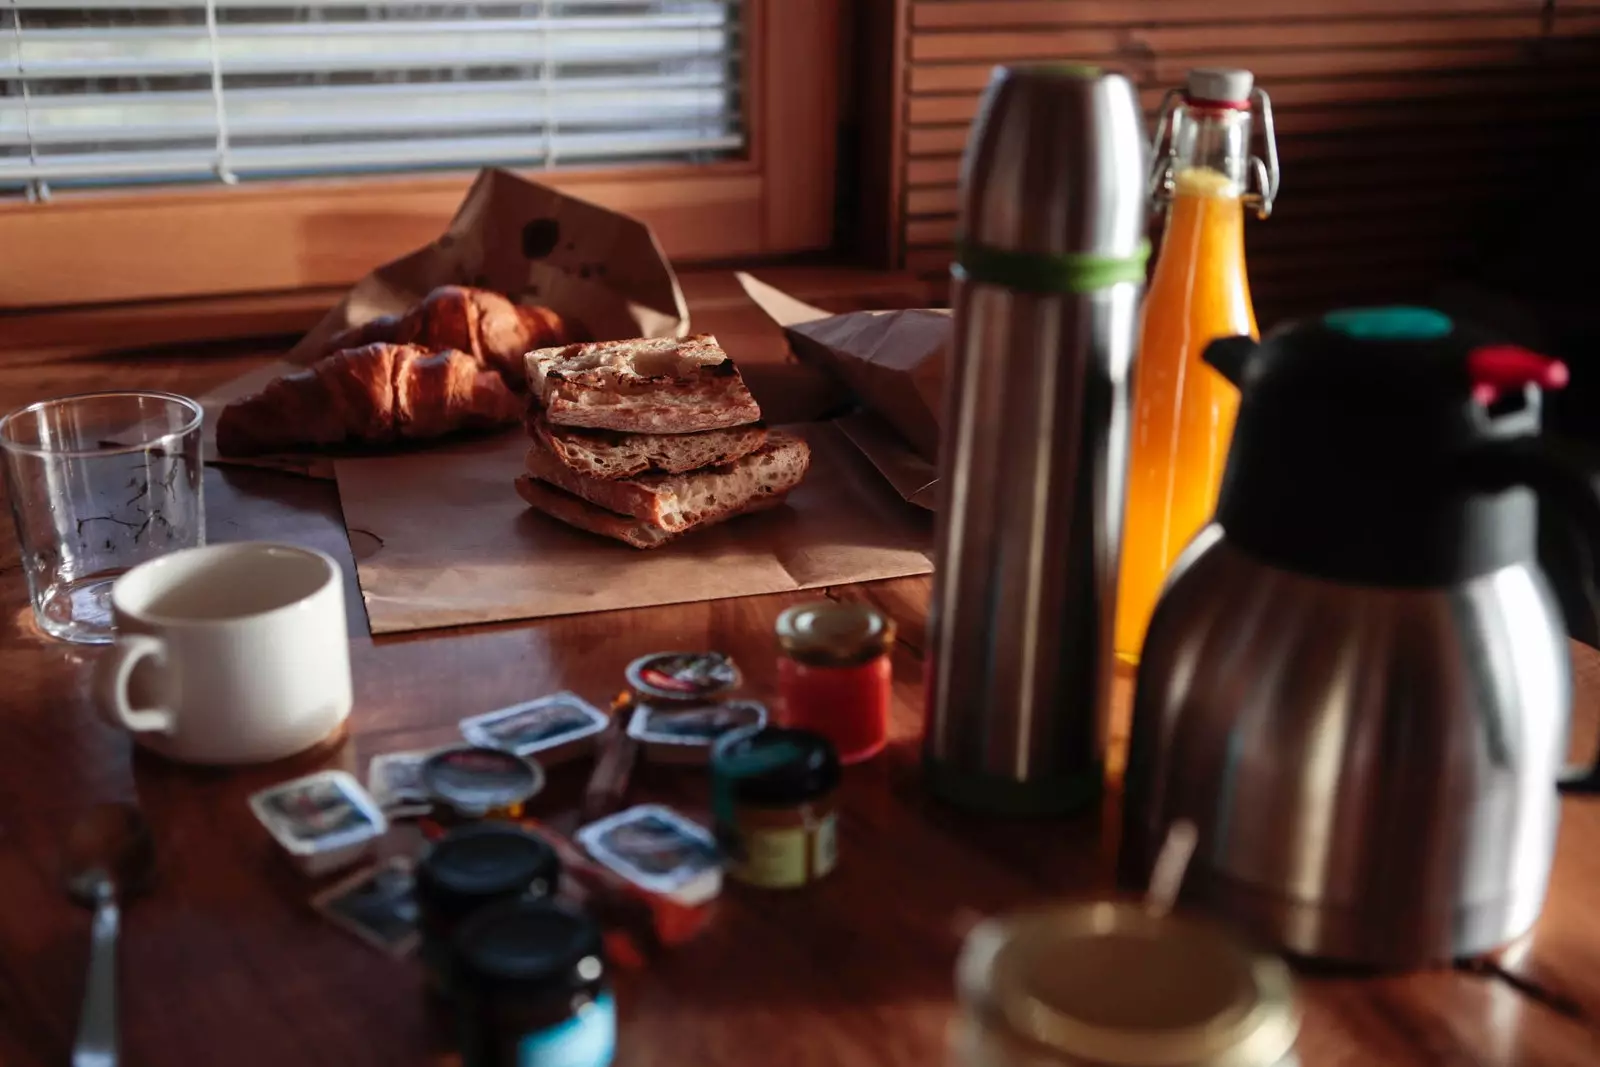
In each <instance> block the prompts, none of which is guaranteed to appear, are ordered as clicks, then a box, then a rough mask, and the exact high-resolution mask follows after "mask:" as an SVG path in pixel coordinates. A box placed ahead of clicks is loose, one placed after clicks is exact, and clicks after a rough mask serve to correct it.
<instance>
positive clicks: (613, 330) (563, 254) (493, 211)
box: [202, 169, 689, 477]
mask: <svg viewBox="0 0 1600 1067" xmlns="http://www.w3.org/2000/svg"><path fill="white" fill-rule="evenodd" d="M441 285H470V286H475V287H477V288H481V289H492V290H494V291H496V292H500V293H504V294H506V295H507V296H509V297H511V299H513V300H515V301H517V302H518V303H523V304H543V305H545V306H547V307H551V308H554V309H555V310H556V311H557V312H559V313H560V314H561V315H562V316H563V317H570V318H573V319H576V320H577V321H578V322H580V323H582V324H583V326H584V328H585V329H586V330H587V331H588V332H589V334H590V335H591V336H592V337H593V338H594V339H596V340H602V341H604V340H616V339H621V338H627V337H683V336H685V335H687V334H688V332H689V310H688V305H687V304H686V303H685V301H684V298H683V290H682V289H681V288H680V287H679V285H678V278H677V275H676V274H674V273H673V270H672V266H671V265H670V264H669V263H668V262H667V257H666V255H665V254H664V253H663V252H662V251H661V246H660V244H659V243H658V242H657V241H656V238H655V234H654V233H652V232H651V230H650V228H649V227H648V226H646V225H645V224H644V223H642V222H640V221H639V220H637V219H634V218H630V217H629V216H627V215H622V214H618V213H617V212H615V211H610V210H608V209H606V208H603V207H600V206H599V205H596V204H591V203H589V202H587V201H584V200H579V199H577V198H575V197H571V196H567V195H566V194H564V193H560V192H557V191H556V190H554V189H551V188H549V187H548V186H544V185H539V184H538V183H536V182H531V181H528V180H527V179H525V178H520V177H518V176H517V175H515V174H512V173H511V172H509V171H504V170H496V169H489V170H483V171H480V172H479V173H478V176H477V178H476V179H475V180H474V181H473V183H472V185H471V187H470V188H469V189H468V190H467V195H466V198H465V199H464V200H462V202H461V206H460V207H459V208H457V209H456V213H455V217H454V218H453V219H451V220H450V224H449V226H448V227H447V228H446V229H445V232H444V233H442V234H441V235H440V236H439V237H438V238H437V239H436V240H434V241H432V242H430V243H428V244H427V245H424V246H423V247H422V248H419V249H417V250H416V251H414V252H411V253H408V254H407V255H404V256H401V257H400V258H399V259H396V260H394V261H392V262H389V263H385V264H384V265H383V266H381V267H378V268H377V269H376V270H374V271H373V272H372V273H370V274H368V275H367V276H366V277H364V278H362V279H361V280H360V281H358V282H356V284H355V285H354V286H353V287H352V288H351V289H350V291H349V292H348V293H346V294H345V295H344V297H343V299H341V300H340V301H339V303H338V304H337V305H336V306H335V307H334V308H333V310H331V311H329V312H328V314H327V315H325V316H324V317H323V319H322V321H321V322H319V323H317V325H316V326H314V327H313V328H312V329H311V331H310V332H309V333H307V334H306V335H305V337H303V338H302V339H301V340H300V342H299V343H298V344H297V345H295V346H294V347H293V348H292V349H290V350H289V352H288V353H287V354H286V355H285V357H284V360H283V362H282V363H280V364H276V365H273V366H271V367H264V368H258V369H257V370H255V371H252V372H251V373H250V374H248V375H245V376H243V377H241V378H237V379H234V380H233V381H231V382H228V383H227V384H225V385H222V386H219V387H218V388H217V389H215V390H213V391H212V392H211V393H209V394H208V395H207V396H205V397H203V398H202V404H203V406H204V407H205V408H206V414H207V419H206V423H207V427H206V438H207V440H206V457H207V459H208V460H211V461H213V462H215V461H217V460H218V459H219V458H221V457H218V455H217V452H216V448H215V441H214V437H213V427H215V425H216V416H217V415H218V414H219V413H220V412H221V410H222V408H223V407H225V406H226V405H227V404H228V402H230V401H232V400H235V399H238V398H239V397H242V396H249V395H250V394H251V393H254V392H258V391H259V390H260V388H261V386H262V385H264V384H265V383H266V382H267V381H270V380H271V379H273V378H276V377H279V376H281V375H283V374H287V373H290V372H292V371H293V370H295V369H296V365H304V364H306V363H310V362H313V361H314V360H316V359H317V358H319V357H320V356H322V355H323V354H324V353H323V349H324V347H325V345H326V343H327V340H328V339H329V338H330V337H332V336H333V335H334V334H336V333H338V332H339V331H340V330H344V329H347V328H349V327H351V326H358V325H360V324H362V323H364V322H369V321H371V320H372V319H375V318H378V317H379V316H381V315H397V314H400V313H401V312H404V311H405V310H406V309H407V308H409V307H411V306H412V305H413V304H415V303H417V302H418V301H420V300H421V299H422V298H423V297H424V296H426V295H427V294H428V293H429V292H431V291H432V290H434V289H435V288H437V287H439V286H441ZM224 461H225V462H229V463H243V464H246V465H249V466H264V467H273V468H278V469H285V470H292V471H298V472H300V473H306V474H312V475H314V476H319V477H332V470H333V468H332V463H331V461H330V460H329V459H328V458H327V457H325V456H318V455H292V456H273V457H258V458H249V459H234V458H232V457H227V458H225V460H224Z"/></svg>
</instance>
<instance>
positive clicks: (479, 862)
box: [416, 823, 561, 916]
mask: <svg viewBox="0 0 1600 1067" xmlns="http://www.w3.org/2000/svg"><path fill="white" fill-rule="evenodd" d="M560 877H561V860H560V858H559V857H557V856H556V852H555V849H553V848H551V847H550V846H549V845H548V844H546V843H545V842H544V841H543V840H542V839H540V838H539V837H537V836H535V835H534V834H530V833H529V832H528V831H526V830H523V829H521V828H519V827H516V826H508V825H498V824H492V823H491V824H483V825H474V826H463V827H461V828H459V829H456V830H452V831H450V832H449V833H448V834H446V835H445V836H444V837H443V838H441V839H440V840H439V841H438V843H436V844H435V845H434V846H433V847H432V848H430V849H429V850H428V852H427V854H426V855H425V856H423V857H422V860H421V862H420V863H418V864H417V872H416V879H417V897H418V899H419V900H420V901H421V902H422V903H423V906H424V907H425V908H428V909H435V910H437V911H438V912H439V913H440V914H443V915H451V916H460V915H465V914H467V913H469V912H471V911H474V910H476V909H477V908H479V907H481V906H482V905H483V904H484V903H485V902H487V901H492V900H498V899H501V898H504V897H508V896H514V895H517V894H521V893H528V894H531V895H533V896H547V895H549V894H552V893H554V892H555V889H556V884H557V882H558V880H559V879H560Z"/></svg>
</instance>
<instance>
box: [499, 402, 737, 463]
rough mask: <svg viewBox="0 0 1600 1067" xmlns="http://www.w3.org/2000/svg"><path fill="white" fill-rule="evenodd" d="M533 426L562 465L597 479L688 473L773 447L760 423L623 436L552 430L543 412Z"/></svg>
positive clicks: (612, 432) (560, 428)
mask: <svg viewBox="0 0 1600 1067" xmlns="http://www.w3.org/2000/svg"><path fill="white" fill-rule="evenodd" d="M528 428H529V431H530V432H531V433H532V435H533V437H534V439H535V440H536V441H538V442H539V443H540V444H542V445H544V447H545V448H547V449H549V451H550V453H551V454H552V455H553V456H555V457H556V458H557V459H559V460H560V461H561V462H562V463H565V464H566V465H567V466H568V467H571V468H572V469H573V470H574V471H576V472H577V473H579V474H587V475H590V476H592V477H595V478H631V477H633V476H634V475H636V474H644V473H645V472H646V471H662V472H664V473H666V474H683V473H685V472H687V471H696V470H699V469H700V468H702V467H716V466H720V465H721V464H724V463H732V462H734V461H735V460H738V459H743V458H744V457H745V456H748V455H749V454H750V453H752V452H754V451H755V450H756V449H758V448H760V447H761V446H762V445H764V444H766V443H767V428H766V427H765V426H762V425H761V424H760V423H752V424H751V425H749V426H737V427H735V428H733V429H731V430H702V431H701V432H699V433H618V432H617V431H616V430H583V429H578V428H576V427H572V426H552V425H551V424H550V420H549V419H547V418H545V417H544V414H543V413H542V412H541V413H538V414H536V415H535V416H534V417H533V418H532V419H531V420H530V421H529V426H528Z"/></svg>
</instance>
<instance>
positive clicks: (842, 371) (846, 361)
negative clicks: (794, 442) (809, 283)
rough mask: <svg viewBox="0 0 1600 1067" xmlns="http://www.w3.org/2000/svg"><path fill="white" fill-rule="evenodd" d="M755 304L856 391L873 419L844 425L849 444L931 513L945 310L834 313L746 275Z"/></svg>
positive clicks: (801, 351) (807, 357) (795, 345)
mask: <svg viewBox="0 0 1600 1067" xmlns="http://www.w3.org/2000/svg"><path fill="white" fill-rule="evenodd" d="M738 277H739V282H740V284H741V285H743V286H744V290H745V292H746V293H748V294H749V296H750V299H752V300H754V301H755V302H756V304H757V305H759V306H760V307H761V309H762V310H763V311H765V312H766V313H767V315H768V316H769V317H770V318H771V319H772V320H773V321H774V322H775V323H777V324H778V325H779V326H781V327H783V332H784V336H785V337H786V338H787V339H788V341H789V346H790V347H791V348H792V349H794V352H795V355H797V356H799V357H800V358H801V359H802V360H804V361H806V362H809V363H813V364H815V365H817V366H820V367H823V368H824V369H826V370H827V371H829V372H830V373H831V374H833V375H834V376H836V377H837V378H839V379H840V380H841V381H843V382H844V383H845V384H846V385H847V386H849V387H850V389H851V391H852V392H854V393H855V394H856V396H857V398H858V399H859V400H860V401H861V403H862V405H863V406H865V407H866V408H867V409H868V412H869V414H866V415H860V416H849V417H846V418H845V419H841V420H840V424H841V427H840V428H841V429H843V430H844V431H845V433H846V435H847V436H848V437H849V438H850V440H851V442H852V443H854V444H855V446H856V447H857V448H859V449H861V451H862V452H863V453H864V454H865V455H866V456H867V458H868V459H869V460H871V461H872V464H873V466H875V467H877V468H878V470H879V472H880V473H882V474H883V476H884V477H885V478H887V479H889V481H890V482H891V483H892V484H893V485H894V487H895V489H896V491H898V492H899V493H900V495H901V497H903V498H904V499H906V500H908V501H910V502H911V503H913V504H917V505H918V506H920V507H925V508H929V509H932V508H933V506H934V500H935V498H936V497H937V477H938V474H937V470H938V457H939V418H940V411H941V405H942V404H943V397H944V377H945V366H946V364H947V361H948V358H949V357H948V353H949V349H950V340H951V329H952V322H951V319H950V313H949V311H947V310H941V309H935V308H915V309H911V310H906V311H852V312H848V313H846V314H843V315H834V314H831V313H829V312H826V311H823V310H822V309H820V308H816V307H812V306H811V305H809V304H807V303H804V302H803V301H800V300H796V299H795V298H794V297H792V296H790V295H789V294H787V293H785V292H783V291H782V290H779V289H776V288H774V287H772V286H770V285H767V284H766V283H765V282H762V281H760V280H758V279H756V278H753V277H751V276H750V275H748V274H740V275H739V276H738Z"/></svg>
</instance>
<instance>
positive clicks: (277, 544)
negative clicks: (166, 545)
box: [111, 541, 343, 629]
mask: <svg viewBox="0 0 1600 1067" xmlns="http://www.w3.org/2000/svg"><path fill="white" fill-rule="evenodd" d="M264 549H267V550H272V551H276V552H288V553H293V554H295V555H298V556H303V557H307V558H310V559H315V560H317V561H318V562H320V563H321V564H322V567H323V577H322V581H321V582H319V583H318V585H317V587H316V588H315V589H313V590H312V591H311V592H309V593H306V594H305V595H304V596H301V597H298V598H296V599H295V600H292V601H290V602H289V603H287V604H279V605H278V606H277V607H274V608H266V609H264V610H261V611H250V612H241V613H239V614H236V615H224V616H221V617H215V616H213V617H211V618H186V617H184V616H180V615H163V614H158V613H155V612H152V611H149V610H148V609H144V608H135V607H132V606H130V605H128V604H127V603H126V602H125V600H124V596H125V595H126V589H127V587H126V586H125V585H124V583H125V582H127V580H128V579H129V578H131V577H133V576H134V575H136V574H139V573H140V572H141V571H159V570H162V569H164V568H165V567H169V566H172V565H173V564H172V561H174V560H182V559H185V558H189V559H192V558H194V557H195V556H196V555H210V556H228V555H241V554H244V553H248V552H260V551H262V550H264ZM342 578H343V571H342V570H341V568H340V567H339V563H338V561H337V560H335V559H334V558H333V557H332V556H330V555H328V554H327V553H326V552H323V551H322V550H321V549H316V548H307V547H305V546H304V545H291V544H288V543H287V542H284V541H224V542H222V543H221V544H214V545H198V546H195V547H193V548H180V549H178V550H177V551H176V552H169V553H167V554H166V555H164V556H157V557H156V558H155V559H147V560H145V561H144V562H143V563H141V564H139V565H138V566H136V567H133V568H132V569H131V570H129V571H127V572H126V573H124V574H121V575H119V576H118V577H117V580H116V581H115V582H113V583H112V585H111V606H112V609H113V611H114V612H115V614H117V615H126V616H127V617H128V618H131V619H136V620H138V621H139V622H142V623H148V624H150V625H152V626H159V627H162V628H165V629H180V628H181V629H205V628H211V627H218V626H236V625H240V624H243V623H251V622H258V621H261V620H264V619H270V618H272V617H273V616H276V615H286V614H288V613H290V612H293V611H298V610H301V609H303V608H305V607H306V606H307V605H309V604H310V603H311V601H312V600H313V599H315V598H316V597H318V596H320V595H322V594H323V593H325V592H327V590H328V587H329V586H331V585H333V584H334V582H335V581H338V580H340V579H342Z"/></svg>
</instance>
